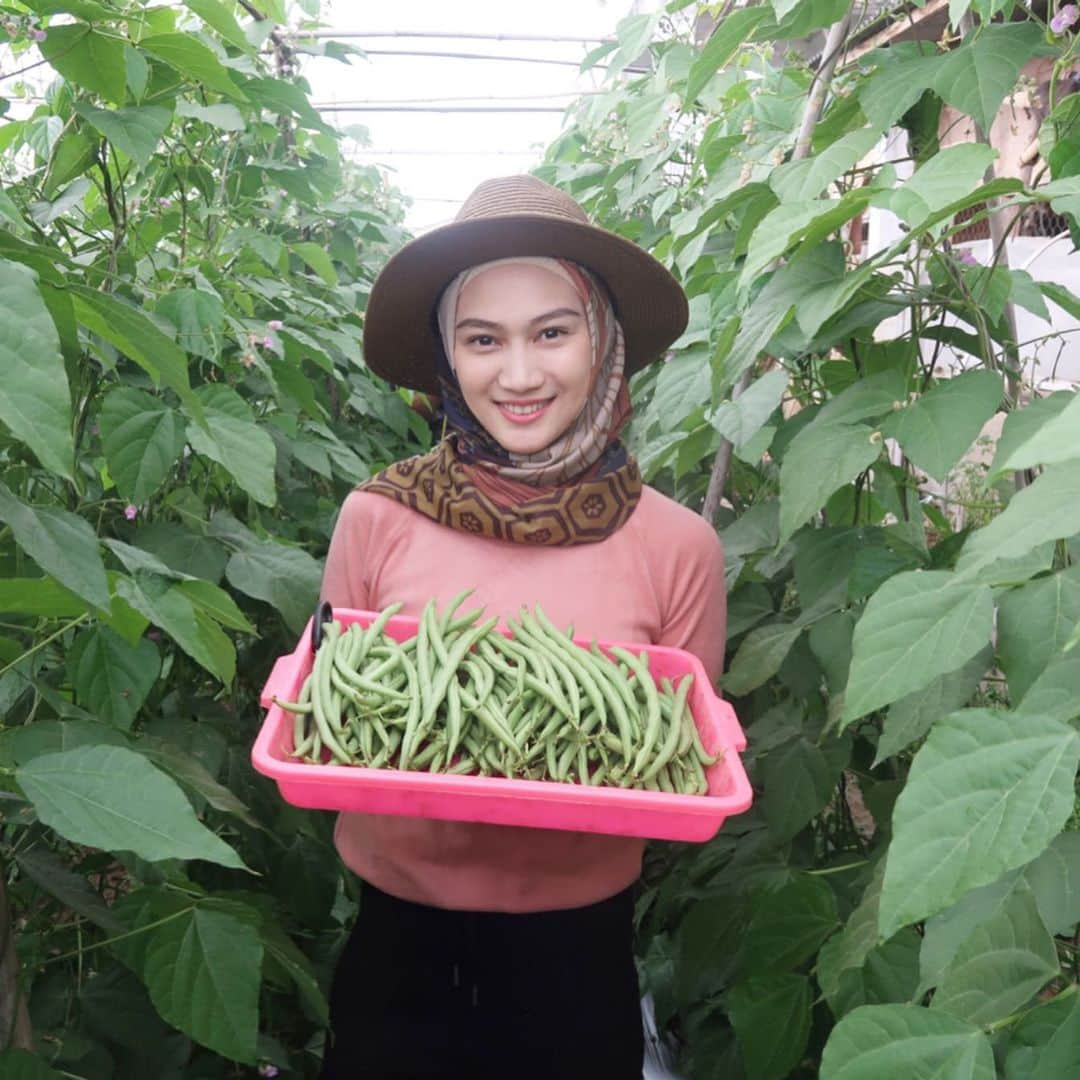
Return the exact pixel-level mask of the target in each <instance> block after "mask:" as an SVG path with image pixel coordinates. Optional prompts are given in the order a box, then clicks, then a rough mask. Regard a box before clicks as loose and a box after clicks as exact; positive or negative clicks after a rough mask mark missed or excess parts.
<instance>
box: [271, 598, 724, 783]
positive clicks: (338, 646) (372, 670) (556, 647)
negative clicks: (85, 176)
mask: <svg viewBox="0 0 1080 1080" xmlns="http://www.w3.org/2000/svg"><path fill="white" fill-rule="evenodd" d="M471 591H472V590H465V591H464V592H462V593H460V594H458V596H456V597H455V598H454V599H453V600H452V601H451V602H450V603H449V604H448V605H447V606H446V608H445V609H443V610H442V611H441V612H440V611H438V610H437V609H436V605H435V603H434V601H431V602H429V603H428V604H427V605H426V606H425V608H424V611H423V614H422V615H421V617H420V621H419V628H418V631H417V633H416V636H415V637H412V638H410V639H409V640H407V641H403V642H398V641H396V640H394V639H393V638H392V637H390V636H389V635H388V634H386V633H385V627H386V624H387V622H388V621H389V620H390V619H391V618H392V617H393V616H394V615H396V614H397V613H398V612H399V611H400V610H401V608H402V605H401V604H392V605H390V606H389V607H387V608H386V609H385V610H383V611H382V612H380V614H379V615H378V617H377V618H376V619H375V620H374V621H373V622H372V623H371V625H370V626H369V627H368V628H367V629H365V628H364V627H362V626H360V625H359V624H353V625H351V626H349V627H348V629H342V626H341V624H340V623H339V622H337V621H336V620H335V621H333V622H331V623H328V624H326V626H325V627H324V628H323V640H322V643H321V645H320V646H319V649H318V651H317V652H316V654H315V662H314V666H313V668H312V671H311V674H310V675H309V676H308V678H307V679H306V680H305V682H304V684H303V687H302V688H301V691H300V694H299V698H298V700H297V701H295V702H289V701H279V700H277V699H276V698H275V699H274V700H275V703H276V704H278V705H280V706H281V707H282V708H284V709H286V710H289V711H291V712H292V713H294V714H295V715H294V718H293V719H294V728H293V751H292V756H293V757H294V758H296V759H299V760H301V761H305V762H311V763H313V764H327V763H329V764H344V765H361V766H366V767H368V768H390V769H411V770H430V771H431V772H441V773H448V774H462V775H463V774H472V775H481V776H490V775H501V776H506V777H516V778H521V779H529V780H553V781H563V782H568V783H580V784H591V785H601V784H606V785H609V786H618V787H638V788H646V789H648V790H652V791H665V792H668V793H670V794H684V795H690V794H696V795H702V794H705V793H706V792H707V790H708V783H707V781H706V778H705V772H704V768H703V767H704V766H708V765H712V764H714V762H715V761H716V760H718V756H717V757H714V756H712V755H710V754H708V753H707V752H706V750H705V748H704V747H703V746H702V743H701V739H700V737H699V735H698V732H697V727H696V725H695V724H694V722H693V719H692V717H691V715H690V709H689V707H688V705H687V696H688V694H689V691H690V687H691V684H692V682H693V676H691V675H685V676H683V677H682V678H681V679H680V680H679V683H678V686H674V685H672V683H671V681H670V680H669V679H661V680H660V683H659V685H657V683H656V682H655V681H654V679H653V677H652V675H651V674H650V672H649V660H648V654H647V653H644V652H643V653H641V654H640V655H637V656H635V655H634V654H633V653H632V652H630V651H628V650H626V649H621V648H618V647H613V648H612V649H611V650H610V651H611V656H610V657H609V656H607V655H605V653H604V652H603V651H602V650H601V649H600V648H599V647H598V646H597V644H596V642H595V641H594V642H593V643H592V645H591V646H590V648H588V649H586V648H584V647H582V646H580V645H577V644H576V643H574V642H573V641H572V640H571V638H572V636H573V630H572V628H571V629H570V630H569V631H567V632H561V631H559V630H558V629H557V628H556V627H555V626H553V625H552V623H551V621H550V620H549V619H548V618H547V616H546V615H545V614H544V612H543V610H542V609H541V608H540V605H539V604H537V605H536V606H535V607H534V608H533V610H532V611H529V610H528V609H527V608H524V607H523V608H522V609H521V611H520V613H519V617H518V619H517V620H516V621H514V620H509V621H508V623H507V625H508V627H509V629H510V631H511V635H512V636H510V637H506V636H505V635H504V634H502V633H500V632H499V631H497V630H495V626H496V624H497V623H498V619H496V618H489V619H487V620H486V621H481V617H482V614H483V609H477V610H474V611H471V612H468V613H467V614H463V615H457V614H456V612H457V610H458V608H459V607H460V606H461V604H462V602H463V601H464V600H465V598H466V597H467V596H468V595H469V593H470V592H471Z"/></svg>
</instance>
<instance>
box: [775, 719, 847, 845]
mask: <svg viewBox="0 0 1080 1080" xmlns="http://www.w3.org/2000/svg"><path fill="white" fill-rule="evenodd" d="M839 777H840V768H839V767H837V766H836V765H835V764H834V763H833V762H832V761H830V759H829V758H828V757H827V756H826V754H825V752H824V751H823V750H822V748H821V747H820V746H818V745H817V744H816V743H813V742H811V741H810V740H809V739H806V738H804V737H803V736H799V738H797V739H792V740H791V741H789V742H786V743H784V744H783V745H781V746H778V747H777V748H776V749H773V750H770V751H769V754H768V756H767V757H766V758H765V763H764V765H763V766H762V770H761V780H762V784H763V785H764V788H765V792H766V795H767V798H766V799H765V802H764V811H765V820H766V821H767V822H768V825H769V835H770V837H771V838H772V840H773V841H774V842H775V843H778V844H780V843H784V842H785V841H787V840H790V839H791V838H792V837H793V836H795V835H796V833H798V832H799V830H800V829H802V828H803V826H804V825H806V824H807V823H808V822H809V821H811V820H812V819H813V818H814V817H816V816H817V815H818V814H819V813H820V812H821V811H822V809H824V807H825V806H826V805H827V804H828V802H829V800H830V799H831V798H832V797H833V794H834V793H835V791H836V782H837V780H838V779H839Z"/></svg>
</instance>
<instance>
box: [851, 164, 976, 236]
mask: <svg viewBox="0 0 1080 1080" xmlns="http://www.w3.org/2000/svg"><path fill="white" fill-rule="evenodd" d="M994 157H995V154H994V151H993V150H992V149H990V147H989V146H986V145H985V144H983V143H961V144H960V145H958V146H950V147H948V148H947V149H945V150H942V151H940V152H939V153H937V154H935V155H934V156H933V157H932V158H931V159H930V160H929V161H928V162H927V163H926V164H925V165H923V166H922V167H921V168H919V169H917V170H916V171H915V174H914V175H913V176H912V177H911V179H910V180H908V181H906V182H905V183H903V184H901V185H900V187H897V188H890V189H888V190H886V191H883V192H879V193H878V194H877V195H875V196H874V197H873V198H872V199H871V203H872V205H874V206H883V207H885V208H886V209H888V210H891V211H892V212H893V213H894V214H896V215H897V217H899V218H900V219H901V220H903V221H904V222H906V223H907V224H908V225H909V226H910V227H911V228H913V229H914V228H916V227H917V226H919V225H921V224H923V222H925V221H926V220H927V219H928V218H929V217H930V216H931V215H932V214H934V213H936V212H937V211H938V210H943V209H944V208H945V207H946V206H949V205H950V204H952V203H954V202H956V201H957V200H959V199H962V198H964V196H966V195H969V194H970V193H971V192H972V191H974V190H975V189H976V188H978V186H979V181H980V180H981V179H982V177H983V174H984V173H985V172H986V169H987V166H988V165H989V164H990V162H991V161H993V160H994Z"/></svg>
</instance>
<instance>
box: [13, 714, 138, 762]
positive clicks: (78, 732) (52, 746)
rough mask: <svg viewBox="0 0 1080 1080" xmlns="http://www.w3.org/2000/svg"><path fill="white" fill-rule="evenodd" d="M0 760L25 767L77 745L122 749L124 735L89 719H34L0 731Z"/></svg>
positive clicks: (125, 739)
mask: <svg viewBox="0 0 1080 1080" xmlns="http://www.w3.org/2000/svg"><path fill="white" fill-rule="evenodd" d="M0 739H2V745H3V755H2V757H3V759H4V760H5V762H8V761H10V763H11V764H13V765H25V764H27V762H30V761H33V760H34V758H37V757H41V756H42V755H44V754H55V753H57V752H59V751H61V750H74V749H76V748H78V747H80V746H95V747H96V746H123V747H126V746H127V744H128V740H127V736H125V735H124V733H123V732H122V731H117V729H116V728H114V727H109V726H108V725H107V724H99V723H97V722H95V721H90V720H35V721H34V722H33V723H32V724H21V725H20V726H19V727H13V728H8V729H7V730H6V731H4V732H0Z"/></svg>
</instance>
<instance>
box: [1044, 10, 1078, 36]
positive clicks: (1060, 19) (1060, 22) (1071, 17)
mask: <svg viewBox="0 0 1080 1080" xmlns="http://www.w3.org/2000/svg"><path fill="white" fill-rule="evenodd" d="M1077 19H1080V7H1077V6H1076V4H1066V5H1065V6H1064V7H1063V8H1061V10H1060V11H1058V13H1057V14H1056V15H1055V16H1054V17H1053V18H1052V19H1051V20H1050V29H1051V30H1053V31H1054V33H1055V34H1064V33H1065V31H1066V30H1068V29H1069V27H1070V26H1075V25H1076V20H1077Z"/></svg>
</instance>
